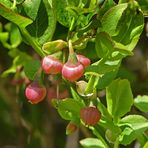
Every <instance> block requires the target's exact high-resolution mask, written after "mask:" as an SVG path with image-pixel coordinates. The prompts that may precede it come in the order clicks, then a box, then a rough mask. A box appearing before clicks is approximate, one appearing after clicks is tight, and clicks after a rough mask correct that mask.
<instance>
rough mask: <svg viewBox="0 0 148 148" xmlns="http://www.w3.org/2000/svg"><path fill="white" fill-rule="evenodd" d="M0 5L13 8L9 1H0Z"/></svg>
mask: <svg viewBox="0 0 148 148" xmlns="http://www.w3.org/2000/svg"><path fill="white" fill-rule="evenodd" d="M0 4H2V5H4V6H5V7H7V8H11V7H12V6H13V3H12V2H11V1H10V0H0Z"/></svg>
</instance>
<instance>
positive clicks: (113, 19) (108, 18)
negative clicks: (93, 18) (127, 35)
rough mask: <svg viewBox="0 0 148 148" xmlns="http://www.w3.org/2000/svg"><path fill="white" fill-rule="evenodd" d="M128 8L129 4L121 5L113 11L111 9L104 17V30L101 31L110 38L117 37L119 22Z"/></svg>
mask: <svg viewBox="0 0 148 148" xmlns="http://www.w3.org/2000/svg"><path fill="white" fill-rule="evenodd" d="M126 8H127V3H125V4H119V5H116V6H114V7H112V8H111V9H109V10H108V11H107V12H106V13H105V14H104V16H103V18H102V20H101V22H102V27H103V28H102V29H101V31H105V32H107V33H108V34H109V35H110V36H115V35H116V34H117V32H116V28H117V25H118V22H119V20H120V18H121V16H122V13H123V12H124V10H125V9H126Z"/></svg>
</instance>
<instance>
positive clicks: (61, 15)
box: [55, 0, 72, 27]
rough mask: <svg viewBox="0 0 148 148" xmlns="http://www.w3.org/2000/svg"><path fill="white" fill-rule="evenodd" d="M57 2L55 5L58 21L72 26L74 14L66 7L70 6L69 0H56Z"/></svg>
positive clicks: (66, 25)
mask: <svg viewBox="0 0 148 148" xmlns="http://www.w3.org/2000/svg"><path fill="white" fill-rule="evenodd" d="M55 2H56V4H55V6H56V14H57V20H58V22H59V23H60V24H62V25H63V26H65V27H70V24H71V20H72V16H71V15H70V14H69V12H68V11H67V10H66V7H67V6H68V3H67V1H65V0H55Z"/></svg>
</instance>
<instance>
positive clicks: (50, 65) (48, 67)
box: [42, 55, 63, 74]
mask: <svg viewBox="0 0 148 148" xmlns="http://www.w3.org/2000/svg"><path fill="white" fill-rule="evenodd" d="M62 67H63V64H62V63H61V62H60V61H59V60H58V59H56V58H55V57H53V56H51V55H48V56H45V57H44V58H43V60H42V69H43V71H44V72H45V73H46V74H58V73H61V71H62Z"/></svg>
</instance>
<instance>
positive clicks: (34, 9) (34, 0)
mask: <svg viewBox="0 0 148 148" xmlns="http://www.w3.org/2000/svg"><path fill="white" fill-rule="evenodd" d="M40 2H41V0H31V1H28V0H26V1H24V2H23V4H22V6H23V8H24V11H25V13H26V14H27V16H28V17H30V18H31V19H33V20H35V18H36V16H37V13H38V9H39V6H40Z"/></svg>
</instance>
